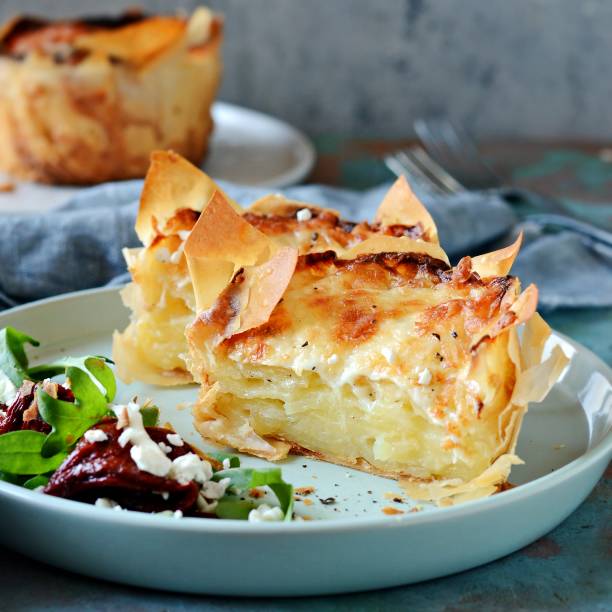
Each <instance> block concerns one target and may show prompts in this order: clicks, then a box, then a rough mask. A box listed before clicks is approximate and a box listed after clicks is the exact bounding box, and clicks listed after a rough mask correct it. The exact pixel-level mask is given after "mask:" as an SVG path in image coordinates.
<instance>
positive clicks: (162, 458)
mask: <svg viewBox="0 0 612 612" xmlns="http://www.w3.org/2000/svg"><path fill="white" fill-rule="evenodd" d="M125 408H126V407H125V406H115V407H113V410H114V412H115V414H116V415H117V416H119V415H122V414H123V410H124V409H125ZM127 419H128V426H127V427H125V429H124V430H123V431H122V432H121V435H120V436H119V440H118V441H119V446H121V447H124V446H125V445H126V444H127V443H128V442H130V443H131V444H132V448H130V457H132V460H133V461H134V463H135V464H136V465H137V466H138V469H140V470H142V471H143V472H148V473H149V474H153V475H155V476H166V475H167V474H168V472H169V471H170V468H171V467H172V462H171V461H170V459H169V458H168V457H166V455H165V453H164V452H163V451H162V449H161V448H160V447H159V446H158V445H157V444H156V443H155V442H154V441H153V440H151V438H150V436H149V434H148V432H147V430H146V429H145V427H144V424H143V422H142V414H140V406H139V405H138V404H135V403H134V402H130V403H129V404H128V405H127Z"/></svg>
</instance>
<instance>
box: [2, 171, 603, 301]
mask: <svg viewBox="0 0 612 612" xmlns="http://www.w3.org/2000/svg"><path fill="white" fill-rule="evenodd" d="M389 186H390V185H388V184H387V185H381V186H379V187H376V188H374V189H370V190H368V191H365V192H356V191H348V190H344V189H336V188H332V187H325V186H321V185H305V186H298V187H292V188H288V189H285V190H283V193H284V194H285V195H286V196H288V197H290V198H293V199H296V200H301V201H304V202H312V203H316V204H319V205H323V206H328V207H331V208H336V209H338V210H339V211H340V212H341V213H342V215H343V216H344V217H346V218H349V219H357V220H359V219H371V218H372V217H373V215H374V211H375V210H376V208H377V206H378V205H379V203H380V202H381V200H382V198H383V195H384V193H385V192H386V190H387V189H388V188H389ZM141 188H142V181H127V182H121V183H109V184H105V185H100V186H98V187H93V188H91V189H86V190H83V191H80V192H78V193H77V194H76V195H75V196H73V197H72V198H71V199H70V200H69V201H68V202H66V205H65V206H64V207H62V208H61V209H59V210H55V211H52V212H49V213H43V214H38V215H31V214H28V215H12V216H5V217H0V308H7V307H11V306H15V305H18V304H21V303H24V302H28V301H31V300H36V299H40V298H44V297H48V296H51V295H56V294H60V293H66V292H69V291H77V290H80V289H88V288H91V287H98V286H102V285H106V284H109V283H119V282H122V281H124V280H127V276H126V269H125V263H124V261H123V257H122V255H121V249H122V247H125V246H127V247H135V246H138V244H139V241H138V238H137V237H136V234H135V232H134V219H135V215H136V210H137V200H138V196H139V194H140V190H141ZM223 188H224V189H226V191H227V193H228V194H229V195H231V196H232V197H233V198H235V199H236V200H237V201H238V202H240V203H241V204H244V205H248V204H250V203H251V202H252V201H253V200H255V199H256V198H258V197H260V196H262V195H265V194H266V193H268V192H269V190H268V189H260V188H246V187H238V186H236V185H230V184H223ZM419 195H420V196H421V197H422V199H423V201H424V203H425V204H426V206H427V207H428V209H429V210H430V212H431V214H432V216H433V218H434V219H435V221H436V223H437V225H438V230H439V235H440V241H441V244H442V246H443V247H444V249H445V250H446V251H447V252H448V254H449V256H450V257H451V258H453V259H455V260H456V259H457V258H458V257H461V256H463V255H476V254H478V253H480V252H482V250H483V249H484V248H485V247H489V248H492V247H499V246H503V245H504V244H508V243H509V242H510V241H511V240H512V239H513V235H516V232H517V230H518V228H521V229H523V230H524V231H525V236H526V240H525V244H524V247H523V249H522V251H521V253H520V254H519V257H518V259H517V261H516V264H515V267H514V269H513V273H514V274H517V275H518V276H520V278H521V279H522V281H523V284H524V286H526V285H527V284H529V283H531V282H535V283H536V284H537V285H538V287H539V289H540V308H541V309H542V310H550V309H554V308H560V307H588V306H590V307H594V306H612V249H609V248H606V247H604V246H601V245H596V244H592V243H591V242H590V241H589V240H588V239H586V238H583V237H581V236H579V235H577V234H575V233H573V232H567V231H564V232H561V233H554V234H551V233H548V232H547V231H546V230H544V229H543V228H542V226H541V225H537V226H536V225H533V224H529V223H522V224H521V223H519V220H518V219H517V216H516V214H515V213H514V211H513V209H512V208H511V206H509V205H508V204H507V203H506V202H505V201H504V199H503V197H502V196H501V195H499V194H496V193H494V192H487V193H480V192H464V193H461V194H457V195H453V196H445V197H440V196H433V195H432V194H430V193H426V192H424V193H419Z"/></svg>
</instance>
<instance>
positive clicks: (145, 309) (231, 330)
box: [115, 154, 567, 503]
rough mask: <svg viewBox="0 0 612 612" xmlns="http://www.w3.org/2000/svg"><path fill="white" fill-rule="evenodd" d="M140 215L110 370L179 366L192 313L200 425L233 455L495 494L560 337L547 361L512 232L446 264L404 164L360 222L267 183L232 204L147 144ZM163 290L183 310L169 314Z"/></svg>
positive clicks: (164, 372)
mask: <svg viewBox="0 0 612 612" xmlns="http://www.w3.org/2000/svg"><path fill="white" fill-rule="evenodd" d="M179 176H180V177H182V178H181V180H178V178H179ZM188 176H190V177H191V178H187V177H188ZM170 203H172V205H171V204H170ZM328 215H329V217H328ZM187 217H188V218H189V221H185V219H187ZM324 220H327V221H324ZM138 229H139V235H140V236H141V238H142V239H143V243H144V244H145V247H144V248H143V249H141V250H139V251H137V252H130V253H128V261H129V262H130V269H131V270H132V274H133V276H134V284H133V285H132V286H131V287H130V288H128V290H127V292H126V297H127V299H128V303H129V305H131V307H132V308H133V309H134V318H133V321H132V323H131V325H130V327H129V328H128V329H127V330H126V332H124V333H123V334H122V335H118V336H117V338H116V345H115V348H116V351H115V353H116V357H117V359H118V361H119V365H120V370H119V371H120V373H123V375H124V376H127V377H128V378H130V377H133V378H139V377H144V376H149V375H150V374H151V373H152V372H155V373H156V374H155V375H156V376H158V377H159V378H160V379H161V380H172V381H177V380H178V379H183V380H187V379H188V374H187V372H186V370H185V369H184V367H185V366H184V363H185V362H184V361H183V359H185V356H184V355H182V354H181V352H182V351H183V341H182V340H179V339H178V338H179V337H180V334H179V327H180V326H182V325H184V323H186V322H187V321H189V320H190V319H193V320H192V322H191V323H190V324H189V325H188V327H187V334H186V335H187V339H188V345H189V346H188V349H189V357H188V358H187V359H186V362H187V364H188V368H189V372H190V374H191V375H192V376H193V377H194V378H195V380H196V381H198V382H199V383H200V384H201V392H200V396H199V399H198V402H197V404H196V406H195V410H194V417H195V425H196V427H197V429H198V430H199V432H200V433H201V434H202V436H203V437H204V438H206V439H207V440H210V441H212V442H215V443H218V444H222V445H227V446H231V447H233V448H236V449H238V450H240V451H242V452H246V453H250V454H253V455H257V456H259V457H263V458H266V459H269V460H279V459H283V458H284V457H286V456H287V454H288V453H298V454H306V455H311V456H313V457H318V458H321V459H324V460H326V461H331V462H333V463H338V464H341V465H346V466H350V467H354V468H357V469H361V470H366V471H369V472H372V473H375V474H380V475H383V476H388V477H391V478H397V479H399V480H400V481H401V484H402V485H403V486H404V487H405V488H406V490H407V491H408V492H409V494H410V495H412V496H413V497H414V498H417V499H429V500H434V501H436V502H438V503H453V502H457V501H462V500H466V499H471V498H474V497H480V496H483V495H490V494H491V493H494V492H495V491H497V490H499V488H500V487H501V486H502V485H503V484H504V483H505V482H506V481H507V478H508V475H509V472H510V468H511V466H512V464H515V463H519V462H520V459H519V458H518V457H517V456H516V455H515V454H514V451H515V446H516V442H517V438H518V433H519V430H520V426H521V421H522V418H523V416H524V414H525V411H526V408H527V404H528V402H530V401H539V400H541V399H542V398H543V397H544V396H545V395H546V393H547V392H548V390H549V388H550V387H551V385H552V384H553V383H554V382H555V381H556V380H557V379H558V378H559V376H560V374H561V372H562V370H563V368H564V366H565V364H566V363H567V359H566V357H565V356H564V354H563V352H562V351H561V349H560V348H559V347H556V348H555V349H553V351H552V352H551V353H550V355H549V356H548V357H547V358H546V359H544V358H543V349H544V343H545V341H546V339H547V337H548V335H549V333H550V331H549V328H548V327H547V325H546V324H545V323H544V321H543V320H542V319H541V318H540V317H539V316H538V315H537V313H536V305H537V289H536V287H535V286H533V285H532V286H529V287H527V288H526V289H525V290H524V291H521V288H520V283H519V280H518V279H517V278H515V277H512V276H509V275H508V272H509V270H510V267H511V265H512V263H513V261H514V258H515V256H516V254H517V252H518V249H519V246H520V239H519V240H518V241H517V242H516V243H515V244H514V245H511V246H510V247H507V248H506V249H502V250H500V251H497V252H493V253H489V254H487V255H481V256H479V257H474V258H469V257H465V258H463V259H462V260H461V261H460V262H459V263H458V264H457V265H456V266H454V267H452V266H450V264H449V262H448V259H447V257H446V255H445V253H444V251H443V250H442V249H441V248H440V246H439V245H438V243H437V232H436V230H435V226H434V224H433V221H432V220H431V218H430V217H429V215H428V214H427V213H426V211H425V210H424V208H423V207H422V205H421V204H420V203H419V202H418V200H417V199H416V197H415V196H414V194H413V193H412V192H411V190H410V188H409V187H408V185H407V183H406V181H405V180H403V179H400V180H399V181H397V183H396V184H395V185H394V186H393V188H392V189H391V191H390V192H389V194H388V195H387V196H386V198H385V200H384V201H383V203H382V204H381V207H380V208H379V211H378V213H377V217H376V220H375V221H374V222H373V223H372V224H367V223H360V224H357V225H355V224H350V223H346V222H343V221H341V220H340V218H339V216H338V215H337V213H335V212H334V211H328V210H327V209H321V208H318V207H314V206H312V205H305V204H299V203H294V202H287V201H285V200H282V199H280V198H279V197H277V196H274V197H270V198H266V199H264V200H263V201H260V202H258V203H255V205H254V206H253V207H252V208H250V209H247V211H242V210H240V209H239V208H238V207H237V205H236V204H235V203H233V202H231V200H229V198H227V196H226V195H224V194H223V193H222V192H221V191H220V190H218V189H216V188H215V186H214V184H213V183H212V182H211V181H210V179H208V178H207V177H205V176H203V175H202V174H201V173H199V171H196V170H195V169H193V168H192V167H190V166H189V165H187V164H185V162H184V161H183V160H181V159H179V158H177V157H175V156H172V155H171V154H158V155H157V156H156V158H155V159H154V162H153V167H152V169H151V171H150V173H149V176H148V178H147V184H146V187H145V191H144V193H143V200H142V203H141V212H140V215H139V219H138ZM179 232H183V234H179ZM162 248H165V249H166V252H167V255H166V252H164V256H163V257H161V258H160V257H159V254H158V253H159V250H160V249H162ZM156 253H157V254H156ZM166 259H169V260H170V261H166ZM184 259H186V263H187V265H188V269H189V273H190V277H191V281H189V278H188V277H187V276H186V268H185V262H184ZM172 260H174V261H172ZM170 266H174V267H170ZM153 277H155V281H153V280H151V278H153ZM179 285H180V286H181V287H182V291H183V294H182V296H181V297H180V298H177V297H176V296H177V291H178V289H177V287H178V286H179ZM164 289H165V292H164ZM160 295H163V299H162V300H161V302H162V303H161V304H160V303H159V301H160V300H159V296H160ZM155 296H157V299H156V298H155ZM173 300H175V301H177V302H180V303H181V306H180V309H181V310H180V314H177V312H178V311H168V308H169V304H171V303H174V302H173ZM172 308H175V306H172ZM194 311H195V312H196V313H197V314H196V316H195V318H193V312H194ZM523 323H524V324H525V326H524V330H523V333H522V336H521V337H519V334H518V333H517V327H518V326H519V325H521V324H523ZM169 330H170V331H169ZM170 336H172V337H173V338H174V340H173V341H172V342H170V343H169V344H168V343H167V338H168V337H170ZM164 343H166V344H164ZM164 346H165V348H166V350H164V348H163V347H164ZM144 357H146V358H147V359H144ZM164 358H166V359H168V358H171V359H174V361H172V362H163V363H162V359H164ZM145 363H146V364H147V365H146V367H145V366H144V365H143V364H145Z"/></svg>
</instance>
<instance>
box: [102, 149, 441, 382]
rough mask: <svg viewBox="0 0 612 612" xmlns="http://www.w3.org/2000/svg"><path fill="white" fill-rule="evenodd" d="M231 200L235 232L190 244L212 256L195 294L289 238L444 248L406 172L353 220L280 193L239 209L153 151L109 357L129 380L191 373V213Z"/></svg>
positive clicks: (199, 215)
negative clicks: (369, 212)
mask: <svg viewBox="0 0 612 612" xmlns="http://www.w3.org/2000/svg"><path fill="white" fill-rule="evenodd" d="M228 205H229V208H230V211H236V213H237V214H238V215H240V216H239V219H240V224H239V225H238V226H237V227H236V228H234V229H235V233H234V234H232V235H223V236H219V235H217V234H216V233H215V232H212V233H207V232H206V231H201V232H198V237H197V241H192V244H191V252H192V255H193V256H192V262H194V263H193V265H194V266H197V265H198V263H197V262H198V261H202V262H208V261H210V260H214V261H215V262H216V263H215V265H214V266H209V267H208V268H207V269H208V272H206V273H204V272H203V273H202V275H196V276H197V278H202V279H204V280H202V282H201V283H200V287H199V294H200V295H201V294H202V292H203V291H204V290H208V294H209V295H210V296H212V297H211V298H210V299H211V303H212V299H214V298H216V297H217V296H218V294H219V293H220V292H221V291H222V289H223V288H224V287H225V285H226V284H227V283H228V282H229V281H230V280H231V276H232V274H233V271H234V270H233V264H234V263H235V264H238V263H240V265H254V264H256V263H261V262H262V261H264V260H265V259H266V258H267V257H268V255H269V249H268V244H269V243H270V244H274V245H275V246H281V245H285V246H291V247H294V248H296V249H298V251H299V252H300V253H313V252H320V251H327V250H332V251H334V252H337V253H342V252H344V251H345V250H346V249H350V248H351V247H353V246H354V245H356V244H358V243H359V242H361V241H363V240H365V239H367V238H369V237H371V236H378V235H382V236H401V237H404V238H405V239H408V238H410V239H412V240H419V241H424V242H427V243H428V244H426V245H424V246H423V248H425V249H427V248H428V249H429V250H430V251H429V252H431V254H432V255H433V256H435V257H442V258H445V257H446V256H445V255H444V253H443V252H442V250H441V249H440V248H439V246H438V244H437V232H436V227H435V224H434V222H433V220H432V219H431V217H430V216H429V213H428V212H427V211H426V210H425V208H424V207H423V206H422V205H421V203H420V202H419V201H418V200H417V199H416V197H414V195H413V194H412V192H411V191H410V189H409V187H408V185H407V183H406V182H405V180H402V181H399V182H398V183H397V184H396V185H395V186H394V187H393V188H392V189H391V190H390V191H389V193H388V194H387V196H386V197H385V199H384V201H383V202H382V203H381V206H380V208H379V210H378V213H377V215H376V218H375V220H374V221H373V222H371V223H367V222H361V223H352V222H349V221H345V220H343V219H342V218H341V217H340V214H339V213H338V212H336V211H335V210H332V209H328V208H321V207H319V206H315V205H313V204H305V203H303V202H295V201H292V200H288V199H286V198H284V197H282V196H279V195H270V196H267V197H264V198H262V199H260V200H258V201H256V202H254V203H253V204H252V205H251V206H250V207H249V208H247V209H244V210H243V209H241V207H240V206H238V204H237V203H236V202H233V201H232V200H231V199H230V198H229V197H228V196H227V195H226V194H224V193H223V192H222V191H221V190H220V189H219V187H218V186H217V185H216V184H215V183H214V182H213V181H212V180H211V179H210V178H209V177H208V176H207V175H206V174H204V173H203V172H202V171H201V170H199V169H198V168H196V167H195V166H193V165H192V164H190V163H189V162H188V161H186V160H185V159H184V158H182V157H181V156H179V155H177V154H175V153H171V152H162V151H158V152H155V153H154V154H153V155H152V157H151V165H150V168H149V171H148V173H147V177H146V180H145V184H144V188H143V192H142V196H141V200H140V208H139V212H138V216H137V220H136V232H137V234H138V237H139V238H140V240H141V242H142V244H143V246H142V247H140V248H136V249H125V250H124V255H125V258H126V261H127V264H128V268H129V270H130V272H131V275H132V283H131V284H129V285H128V286H127V287H126V288H125V289H124V290H123V291H122V297H123V300H124V302H125V304H126V305H127V306H128V307H129V308H130V309H131V311H132V316H131V322H130V324H129V326H128V327H127V329H126V330H124V331H123V332H121V333H116V334H115V336H114V342H113V359H114V360H115V362H116V364H117V372H118V374H119V376H120V378H121V379H122V380H124V381H125V382H131V381H133V380H140V381H143V382H147V383H152V384H159V385H176V384H184V383H186V382H190V381H191V380H192V377H191V374H190V373H189V371H188V369H187V367H186V365H185V360H184V355H185V354H186V353H187V342H186V340H185V326H186V325H187V324H188V323H190V322H191V321H192V319H193V318H194V316H195V313H196V301H195V297H196V296H195V294H194V290H193V287H192V282H191V278H190V276H189V272H188V270H187V265H186V260H185V256H184V252H183V251H184V247H185V241H186V240H187V238H188V237H189V235H190V233H191V231H192V229H193V227H194V225H195V224H196V222H198V223H201V224H202V226H203V227H208V226H210V224H211V221H210V220H211V219H218V218H219V215H221V214H223V211H224V210H225V209H226V208H227V207H228ZM225 214H226V216H227V211H225ZM198 220H200V221H198ZM229 240H232V241H233V250H234V252H235V253H236V254H237V255H236V261H235V262H233V263H229V262H227V261H226V260H225V258H226V254H225V250H226V244H227V241H229ZM196 251H197V257H196V256H195V253H196ZM243 255H244V259H242V256H243ZM211 268H212V270H211ZM206 305H207V306H210V304H206Z"/></svg>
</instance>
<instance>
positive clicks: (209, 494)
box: [201, 478, 231, 499]
mask: <svg viewBox="0 0 612 612" xmlns="http://www.w3.org/2000/svg"><path fill="white" fill-rule="evenodd" d="M230 482H231V479H230V478H222V479H221V480H220V481H219V482H215V481H214V480H209V481H208V482H205V483H204V484H203V485H202V491H201V493H202V495H204V497H205V498H206V499H221V498H222V497H223V496H224V495H225V490H226V489H227V487H228V486H229V483H230Z"/></svg>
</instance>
